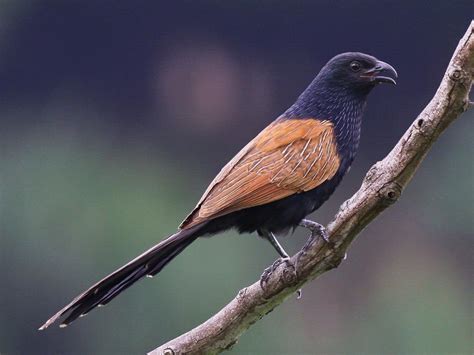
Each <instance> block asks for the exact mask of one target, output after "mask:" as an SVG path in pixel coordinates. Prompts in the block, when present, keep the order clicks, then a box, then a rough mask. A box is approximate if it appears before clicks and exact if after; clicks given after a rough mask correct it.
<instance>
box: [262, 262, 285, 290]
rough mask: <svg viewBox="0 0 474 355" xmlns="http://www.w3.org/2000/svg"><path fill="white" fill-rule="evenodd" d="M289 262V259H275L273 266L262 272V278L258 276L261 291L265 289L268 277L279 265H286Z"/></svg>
mask: <svg viewBox="0 0 474 355" xmlns="http://www.w3.org/2000/svg"><path fill="white" fill-rule="evenodd" d="M288 262H290V258H289V257H288V258H278V259H276V260H275V261H274V262H273V264H272V265H271V266H269V267H267V268H266V269H265V270H263V273H262V276H260V287H261V288H262V290H264V289H265V285H266V284H267V282H268V280H269V279H270V275H271V274H272V273H273V272H274V271H275V270H276V269H277V268H278V266H279V265H280V264H281V263H288Z"/></svg>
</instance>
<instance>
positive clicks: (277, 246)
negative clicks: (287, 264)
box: [262, 231, 290, 259]
mask: <svg viewBox="0 0 474 355" xmlns="http://www.w3.org/2000/svg"><path fill="white" fill-rule="evenodd" d="M262 234H263V236H264V237H265V239H267V240H268V241H269V242H270V244H271V245H273V247H274V248H275V250H276V251H277V253H278V254H280V256H281V257H282V258H283V259H289V258H290V257H289V256H288V253H287V252H286V251H285V249H283V247H282V246H281V244H280V243H279V242H278V240H277V239H276V237H275V235H274V234H273V233H272V232H267V231H265V232H262Z"/></svg>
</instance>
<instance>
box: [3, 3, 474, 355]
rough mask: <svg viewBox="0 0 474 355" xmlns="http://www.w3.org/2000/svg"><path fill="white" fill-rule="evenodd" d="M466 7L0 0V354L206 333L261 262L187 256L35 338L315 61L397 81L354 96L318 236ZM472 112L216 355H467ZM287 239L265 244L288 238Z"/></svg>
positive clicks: (430, 87) (425, 92)
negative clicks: (356, 132)
mask: <svg viewBox="0 0 474 355" xmlns="http://www.w3.org/2000/svg"><path fill="white" fill-rule="evenodd" d="M473 10H474V8H473V6H472V3H471V2H470V1H459V0H451V1H440V2H437V1H412V2H408V1H402V2H400V1H351V2H346V1H258V2H257V1H233V2H230V1H210V0H208V1H175V2H171V1H121V0H118V1H106V0H103V1H92V0H89V1H86V0H85V1H73V0H71V1H66V0H57V1H44V0H43V1H29V0H1V1H0V147H1V149H0V270H1V275H2V276H1V283H0V353H2V354H112V353H114V354H132V353H137V354H138V353H144V352H145V351H147V350H151V349H153V348H154V347H155V346H157V345H159V344H161V343H163V342H164V341H166V340H168V339H171V338H173V337H175V336H177V335H179V334H181V333H183V332H185V331H187V330H189V329H190V328H192V327H194V326H196V325H197V324H199V323H200V322H202V321H204V320H206V319H207V318H208V317H210V316H211V315H212V314H213V313H214V312H216V311H217V310H218V309H220V307H221V306H223V305H224V304H225V303H226V302H228V301H229V300H230V299H231V298H233V297H234V296H235V295H236V293H237V292H238V290H239V289H240V288H242V287H244V286H246V285H248V284H249V283H252V282H254V281H255V280H256V279H257V278H258V277H259V275H260V274H261V272H262V271H263V269H264V268H265V267H266V266H268V265H269V264H271V263H272V262H273V260H274V259H275V257H276V255H275V253H274V251H273V250H272V249H271V248H270V246H269V245H268V244H267V243H266V242H265V241H263V240H261V239H258V238H256V237H255V236H254V235H241V236H238V235H237V234H236V233H233V232H229V233H227V234H226V235H221V236H218V237H214V238H211V239H203V240H199V241H197V242H196V243H194V244H193V245H192V246H191V247H190V248H188V249H187V250H186V251H185V252H184V253H183V254H182V255H180V256H179V257H178V258H177V259H176V260H175V261H174V262H173V263H172V264H171V265H170V266H169V267H167V268H166V269H165V270H164V271H163V273H161V274H160V276H159V277H157V278H154V279H153V280H152V281H150V280H145V281H143V282H140V283H138V284H137V285H135V286H134V287H133V288H131V289H129V290H128V291H127V292H125V293H124V294H122V295H121V296H120V297H118V298H117V299H116V300H114V301H113V302H112V303H111V304H110V305H108V307H106V308H105V309H101V310H98V311H97V310H96V311H94V312H92V313H90V314H89V315H88V316H87V317H86V318H85V319H81V320H79V321H78V322H77V323H74V324H73V325H71V326H70V327H68V328H66V329H64V330H60V329H59V328H57V327H53V328H51V329H48V330H47V331H44V332H38V331H37V330H36V329H37V328H38V326H39V325H40V324H41V323H42V322H43V321H44V320H45V319H47V318H48V317H49V316H50V315H51V314H52V313H53V312H55V311H57V310H58V308H59V307H61V306H63V305H64V304H65V303H67V302H68V301H69V300H70V299H71V298H72V297H74V296H76V295H77V294H78V293H79V292H81V291H83V290H84V289H85V288H87V287H88V286H90V285H91V284H92V283H93V282H95V281H97V280H98V279H99V278H101V277H103V276H105V275H106V274H108V273H109V272H111V271H113V270H114V269H115V268H117V267H119V266H121V265H122V264H124V263H125V262H127V261H128V260H130V259H131V258H133V257H135V256H136V255H137V254H139V253H140V252H142V251H143V250H144V249H146V248H148V247H150V246H151V245H153V244H154V243H156V242H158V241H159V240H161V239H162V238H164V237H165V236H167V235H169V234H171V233H173V232H174V231H175V228H176V226H177V225H178V224H179V223H180V221H181V220H182V219H183V217H184V216H185V215H186V214H187V212H189V211H190V210H191V209H192V208H193V206H194V204H195V202H196V201H197V199H198V198H199V197H200V195H201V193H202V192H203V191H204V189H205V187H206V186H207V184H208V183H209V181H210V180H211V179H212V178H213V177H214V175H215V174H216V173H217V172H218V171H219V169H220V167H221V166H222V165H223V164H225V163H226V162H227V160H228V159H230V157H232V155H233V154H235V153H236V152H237V151H238V150H239V149H240V148H241V147H242V146H243V145H244V144H245V143H246V142H247V141H248V140H249V139H251V138H253V137H254V136H255V135H256V134H257V133H258V132H259V130H260V129H262V128H263V127H264V126H265V125H267V124H268V123H269V122H270V121H271V120H273V119H274V118H275V117H277V116H278V115H279V114H280V113H281V112H282V111H283V110H285V109H286V108H287V107H288V106H289V105H290V104H291V103H292V102H293V100H294V99H295V98H296V97H297V95H298V94H299V93H300V92H301V91H302V90H303V89H304V88H305V87H306V85H307V84H308V83H309V82H310V81H311V80H312V78H313V77H314V76H315V74H316V73H317V72H318V71H319V69H320V67H321V66H322V65H323V64H324V63H325V62H326V61H327V60H328V59H329V58H331V57H332V56H333V55H335V54H337V53H339V52H343V51H349V50H357V51H363V52H367V53H370V54H373V55H375V56H377V57H378V58H380V59H382V60H385V61H388V62H389V63H391V64H392V65H393V66H395V67H396V68H397V70H398V72H399V76H400V78H399V84H398V85H397V86H396V87H389V86H384V87H379V88H377V89H376V90H375V92H374V93H373V94H372V95H371V97H370V100H369V106H368V111H367V114H366V117H365V121H364V125H363V136H362V143H361V149H360V152H359V155H358V158H357V159H356V161H355V164H354V166H353V168H352V170H351V172H350V174H349V175H348V176H347V177H346V178H345V180H344V182H343V184H342V185H341V187H340V188H339V189H338V191H337V193H336V194H335V195H334V196H333V198H332V199H331V200H330V201H329V202H328V203H326V205H325V206H324V207H323V208H321V209H320V211H318V212H317V213H315V214H314V216H313V217H314V218H315V219H316V220H317V221H320V222H323V223H327V222H329V221H330V220H331V218H332V217H333V216H334V214H335V212H336V211H337V209H338V207H339V205H340V204H341V203H342V202H343V201H344V200H345V199H347V198H349V197H350V196H351V194H352V193H353V192H355V191H356V189H357V188H358V187H359V186H360V182H361V180H362V178H363V176H364V174H365V172H366V171H367V169H368V168H369V167H370V166H371V164H373V163H374V162H376V161H377V160H378V159H381V158H382V157H384V156H385V154H386V153H388V152H389V150H390V149H391V147H392V146H393V145H394V144H395V142H396V141H397V140H398V138H399V137H400V136H401V135H402V133H403V132H404V131H405V130H406V128H407V127H408V125H409V124H410V123H411V122H412V120H413V119H414V118H415V116H416V115H417V114H418V113H419V112H420V110H421V109H422V108H423V107H424V106H425V105H426V104H427V102H428V101H429V99H430V98H431V97H432V95H433V93H434V91H435V89H436V87H437V85H438V84H439V81H440V79H441V77H442V74H443V73H444V70H445V68H446V65H447V63H448V61H449V59H450V57H451V54H452V52H453V50H454V48H455V47H456V45H457V43H458V40H459V39H460V37H461V36H462V34H463V33H464V31H465V29H466V28H467V26H468V24H469V21H470V20H471V18H472V15H473ZM472 119H473V113H472V112H471V113H467V114H465V115H464V116H463V118H461V119H460V120H459V121H457V122H456V123H455V124H454V125H453V126H452V127H451V128H450V129H449V130H448V131H447V132H446V134H445V135H443V136H442V137H441V138H440V139H439V142H437V144H436V145H435V146H434V148H433V150H432V152H431V153H430V154H429V156H428V157H427V159H426V161H425V162H424V164H423V165H422V166H421V168H420V170H419V172H418V173H417V175H416V177H415V178H414V180H413V182H412V183H411V185H410V186H409V187H408V188H407V190H406V191H405V193H404V195H403V196H402V198H401V200H400V201H399V203H397V204H396V205H395V206H393V207H392V208H390V210H389V211H387V212H385V213H384V214H383V215H382V216H380V218H378V219H377V220H375V221H374V222H373V223H371V224H370V225H369V226H368V227H367V229H366V230H365V231H364V232H363V233H361V235H360V237H359V239H358V240H357V241H356V242H355V243H354V245H353V246H352V248H351V249H350V251H349V256H348V259H347V260H346V261H345V262H344V263H343V264H342V265H341V266H340V267H339V268H338V269H337V271H332V272H330V273H327V274H325V275H324V276H322V277H321V278H320V279H319V280H318V281H317V282H313V283H311V284H309V285H308V286H306V287H305V288H304V290H303V298H302V299H301V300H297V299H296V297H294V298H293V299H290V300H289V301H288V302H286V303H285V304H284V305H283V306H281V307H279V308H278V310H276V311H274V312H272V313H271V314H269V315H268V316H267V317H265V318H264V319H263V320H262V321H260V322H258V324H256V325H255V326H254V327H253V328H252V329H251V330H250V331H249V332H247V333H246V334H245V335H244V336H243V337H242V338H241V340H240V341H239V343H238V345H237V346H235V347H234V348H233V349H232V350H231V353H232V354H250V353H253V354H313V353H319V354H323V353H324V354H356V353H357V354H470V353H471V351H472V349H473V343H472V324H473V323H472V319H473V309H472V294H473V293H472V292H473V287H472V286H473V284H472V276H473V259H472V251H473V248H472V246H473V239H472V235H473V222H472V219H473V206H474V196H473V190H474V189H473V181H474V179H473V177H474V176H473V170H474V167H473V153H474V145H473V142H474V133H473V128H474V127H473V126H472ZM306 237H307V236H306V235H305V233H304V232H303V231H298V232H297V233H295V234H294V235H293V236H292V237H291V238H286V239H283V240H282V241H283V244H284V245H285V247H286V248H288V249H289V250H290V251H291V252H292V253H293V252H296V251H297V250H298V249H299V248H300V247H301V246H302V245H303V243H304V242H305V240H306Z"/></svg>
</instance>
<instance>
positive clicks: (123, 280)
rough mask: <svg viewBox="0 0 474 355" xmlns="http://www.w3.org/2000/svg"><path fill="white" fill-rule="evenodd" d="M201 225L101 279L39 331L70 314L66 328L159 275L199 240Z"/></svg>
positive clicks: (162, 243) (177, 234)
mask: <svg viewBox="0 0 474 355" xmlns="http://www.w3.org/2000/svg"><path fill="white" fill-rule="evenodd" d="M199 227H200V226H196V227H194V228H190V229H185V230H180V231H179V232H177V233H176V234H173V235H172V236H170V237H168V238H167V239H165V240H163V241H162V242H160V243H159V244H157V245H155V246H154V247H152V248H151V249H148V250H147V251H146V252H144V253H143V254H141V255H140V256H138V257H137V258H135V259H133V260H132V261H130V262H129V263H128V264H126V265H124V266H122V267H121V268H120V269H118V270H116V271H114V272H113V273H111V274H110V275H109V276H107V277H105V278H104V279H102V280H100V281H99V282H97V283H96V284H95V285H94V286H92V287H91V288H89V289H88V290H87V291H85V292H83V293H81V294H80V295H79V296H77V297H76V298H75V299H74V300H73V301H72V302H71V303H69V304H68V305H67V306H66V307H64V308H63V309H61V310H60V311H59V312H58V313H56V314H55V315H54V316H52V317H51V318H50V319H48V320H47V321H46V323H44V324H43V325H42V326H41V327H40V328H39V330H43V329H46V328H47V327H48V326H50V325H51V324H52V323H54V322H55V321H56V320H57V319H58V318H60V317H62V316H63V315H65V314H66V313H68V315H67V317H66V319H64V321H63V322H62V323H61V324H60V327H65V326H67V325H68V324H70V323H71V322H73V321H74V320H75V319H77V318H78V317H81V316H84V315H86V314H87V313H88V312H89V311H91V310H92V309H94V308H95V307H100V306H104V305H106V304H107V303H109V302H110V301H111V300H112V299H113V298H114V297H115V296H117V295H118V294H120V293H121V292H122V291H123V290H125V289H127V288H128V287H130V286H131V285H133V284H134V283H135V282H136V281H138V280H139V279H141V278H142V277H143V276H150V277H151V276H154V275H156V274H157V273H158V272H160V271H161V269H163V267H165V265H166V264H168V263H169V262H170V261H171V260H172V259H173V258H174V257H175V256H176V255H178V254H179V253H181V252H182V251H183V250H184V249H185V248H186V247H187V246H188V245H190V244H191V243H192V242H194V241H195V240H196V238H197V237H198V235H197V232H198V230H199V229H200V228H199Z"/></svg>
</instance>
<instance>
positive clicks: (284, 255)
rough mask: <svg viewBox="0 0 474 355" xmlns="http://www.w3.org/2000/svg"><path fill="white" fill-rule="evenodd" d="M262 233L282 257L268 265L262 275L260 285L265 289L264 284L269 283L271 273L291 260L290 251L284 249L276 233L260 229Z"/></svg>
mask: <svg viewBox="0 0 474 355" xmlns="http://www.w3.org/2000/svg"><path fill="white" fill-rule="evenodd" d="M260 234H261V236H262V237H264V238H265V239H267V240H268V241H269V242H270V244H271V245H273V247H274V248H275V250H276V251H277V253H278V254H279V255H280V258H278V259H277V260H275V262H274V263H273V264H272V266H270V267H267V268H266V269H265V270H264V271H263V274H262V276H260V286H261V287H262V289H263V286H264V285H265V284H266V283H267V281H268V279H269V277H270V275H271V274H272V272H273V271H275V269H276V268H277V267H278V265H280V264H281V263H282V262H283V261H285V262H286V261H288V260H290V257H289V255H288V253H287V252H286V251H285V249H283V247H282V246H281V245H280V243H279V242H278V240H277V239H276V237H275V235H274V234H273V233H272V232H269V231H260Z"/></svg>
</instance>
